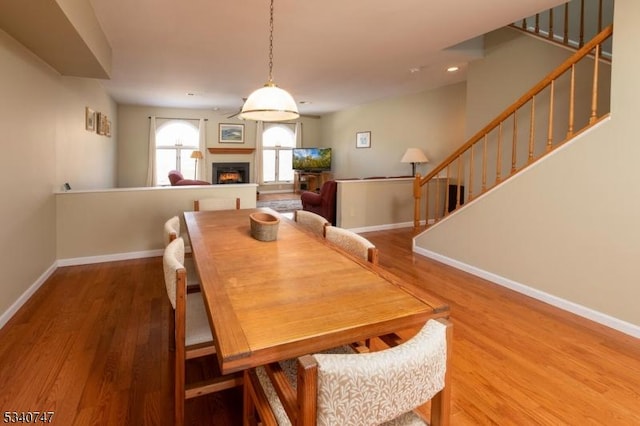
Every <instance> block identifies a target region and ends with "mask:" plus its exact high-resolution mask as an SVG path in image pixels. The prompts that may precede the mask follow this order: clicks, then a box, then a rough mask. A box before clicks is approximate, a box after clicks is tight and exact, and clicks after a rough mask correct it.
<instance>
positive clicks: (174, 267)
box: [162, 237, 186, 309]
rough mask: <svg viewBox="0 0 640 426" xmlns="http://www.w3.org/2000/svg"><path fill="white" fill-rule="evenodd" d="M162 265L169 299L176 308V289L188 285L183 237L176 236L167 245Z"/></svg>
mask: <svg viewBox="0 0 640 426" xmlns="http://www.w3.org/2000/svg"><path fill="white" fill-rule="evenodd" d="M162 266H163V269H164V283H165V286H166V288H167V296H169V301H170V302H171V306H172V307H173V309H176V291H177V289H178V286H179V285H182V286H186V284H185V280H186V271H185V269H184V241H183V240H182V237H178V238H176V239H175V240H173V241H171V242H170V243H169V244H168V245H167V247H165V249H164V255H163V257H162Z"/></svg>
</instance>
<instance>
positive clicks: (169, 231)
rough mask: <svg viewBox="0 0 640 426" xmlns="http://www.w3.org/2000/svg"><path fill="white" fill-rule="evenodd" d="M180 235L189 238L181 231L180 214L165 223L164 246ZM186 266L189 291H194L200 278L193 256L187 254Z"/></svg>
mask: <svg viewBox="0 0 640 426" xmlns="http://www.w3.org/2000/svg"><path fill="white" fill-rule="evenodd" d="M178 237H182V239H183V240H186V239H187V238H188V236H186V235H182V234H181V233H180V218H179V217H178V216H173V217H172V218H171V219H169V220H167V221H166V222H165V223H164V235H163V238H164V246H165V247H167V246H168V245H169V243H170V242H171V241H173V240H175V239H176V238H178ZM184 267H185V269H186V270H187V284H188V286H189V291H193V290H195V289H196V288H197V287H199V286H200V281H199V280H198V273H197V271H196V265H195V263H193V258H192V257H188V256H185V259H184Z"/></svg>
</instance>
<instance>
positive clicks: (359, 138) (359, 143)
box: [356, 132, 371, 148]
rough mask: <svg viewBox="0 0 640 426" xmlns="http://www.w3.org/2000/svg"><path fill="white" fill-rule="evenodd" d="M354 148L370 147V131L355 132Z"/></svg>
mask: <svg viewBox="0 0 640 426" xmlns="http://www.w3.org/2000/svg"><path fill="white" fill-rule="evenodd" d="M356 148H371V132H358V133H356Z"/></svg>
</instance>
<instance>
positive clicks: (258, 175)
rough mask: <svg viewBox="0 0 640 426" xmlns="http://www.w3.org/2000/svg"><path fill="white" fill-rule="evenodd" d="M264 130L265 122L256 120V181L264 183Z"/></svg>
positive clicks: (254, 168) (254, 167) (254, 169)
mask: <svg viewBox="0 0 640 426" xmlns="http://www.w3.org/2000/svg"><path fill="white" fill-rule="evenodd" d="M263 132H264V123H263V122H262V121H257V122H256V151H255V152H256V155H255V157H254V161H253V173H254V176H255V178H254V182H256V183H257V184H261V183H262V133H263Z"/></svg>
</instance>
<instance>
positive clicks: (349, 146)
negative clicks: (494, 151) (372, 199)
mask: <svg viewBox="0 0 640 426" xmlns="http://www.w3.org/2000/svg"><path fill="white" fill-rule="evenodd" d="M464 105H465V84H464V83H459V84H455V85H451V86H446V87H442V88H439V89H436V90H431V91H425V92H421V93H417V94H413V95H407V96H401V97H397V98H392V99H386V100H381V101H378V102H373V103H369V104H366V105H361V106H358V107H355V108H350V109H347V110H344V111H340V112H336V113H333V114H328V115H325V116H323V117H322V122H321V129H320V130H321V140H322V144H323V146H327V147H331V148H332V150H333V172H334V176H335V177H337V178H353V177H360V178H363V177H371V176H403V175H410V174H411V165H410V164H403V163H401V162H400V159H401V158H402V155H403V154H404V152H405V150H406V149H407V148H413V147H416V148H422V150H423V151H424V152H425V154H426V155H427V157H428V158H429V160H430V163H429V164H423V165H420V166H418V172H420V173H421V174H422V175H424V174H425V173H427V172H428V171H429V170H431V167H432V166H433V165H436V164H438V163H439V162H440V161H442V160H443V159H444V158H445V157H446V156H447V155H449V154H450V153H451V152H452V151H453V150H454V149H455V148H457V147H458V146H459V145H461V144H462V143H463V142H464V130H465V129H464V128H465V118H464V114H465V107H464ZM362 131H370V132H371V148H368V149H357V148H356V133H357V132H362Z"/></svg>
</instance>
